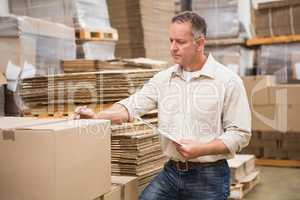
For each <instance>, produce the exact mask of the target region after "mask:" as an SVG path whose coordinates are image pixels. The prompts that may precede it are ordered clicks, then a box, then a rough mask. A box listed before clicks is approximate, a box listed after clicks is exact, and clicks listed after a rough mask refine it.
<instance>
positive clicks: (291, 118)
mask: <svg viewBox="0 0 300 200" xmlns="http://www.w3.org/2000/svg"><path fill="white" fill-rule="evenodd" d="M299 113H300V105H261V106H254V107H253V108H252V130H253V131H266V132H268V131H269V132H274V131H275V132H276V131H278V132H284V133H285V132H299V131H300V123H299V119H298V117H299Z"/></svg>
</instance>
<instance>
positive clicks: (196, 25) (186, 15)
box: [172, 11, 207, 39]
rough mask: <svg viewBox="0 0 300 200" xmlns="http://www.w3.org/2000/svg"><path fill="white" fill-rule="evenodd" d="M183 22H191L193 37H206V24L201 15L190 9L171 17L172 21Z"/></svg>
mask: <svg viewBox="0 0 300 200" xmlns="http://www.w3.org/2000/svg"><path fill="white" fill-rule="evenodd" d="M185 22H190V23H191V24H192V34H193V37H194V39H198V38H200V37H201V36H204V37H206V32H207V25H206V22H205V19H204V18H203V17H201V16H200V15H198V14H197V13H195V12H192V11H184V12H181V13H179V14H178V15H176V16H174V17H173V18H172V23H185Z"/></svg>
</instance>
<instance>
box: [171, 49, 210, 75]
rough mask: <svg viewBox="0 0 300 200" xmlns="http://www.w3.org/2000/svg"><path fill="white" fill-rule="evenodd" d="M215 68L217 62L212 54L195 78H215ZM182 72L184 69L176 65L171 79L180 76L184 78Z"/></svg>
mask: <svg viewBox="0 0 300 200" xmlns="http://www.w3.org/2000/svg"><path fill="white" fill-rule="evenodd" d="M215 67H216V61H215V59H214V58H213V56H212V55H211V54H209V56H208V58H207V60H206V61H205V63H204V65H203V67H202V69H201V70H199V71H196V72H195V73H194V74H193V77H194V78H197V77H200V76H207V77H210V78H214V77H215ZM182 72H183V69H182V67H181V66H180V65H175V67H174V69H173V71H172V76H171V77H175V76H179V77H182Z"/></svg>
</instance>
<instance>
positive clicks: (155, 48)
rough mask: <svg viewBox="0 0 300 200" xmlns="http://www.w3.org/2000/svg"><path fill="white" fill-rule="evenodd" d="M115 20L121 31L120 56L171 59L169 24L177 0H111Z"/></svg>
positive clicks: (118, 49) (111, 18) (110, 12)
mask: <svg viewBox="0 0 300 200" xmlns="http://www.w3.org/2000/svg"><path fill="white" fill-rule="evenodd" d="M108 8H109V15H110V20H111V24H112V26H113V27H115V28H117V29H118V31H119V36H120V37H119V38H120V40H119V42H118V43H117V47H116V56H118V57H123V58H136V57H147V58H152V59H159V60H165V61H169V57H170V56H169V39H168V38H169V36H168V35H169V34H168V26H169V24H170V21H171V18H172V16H173V15H174V13H175V1H174V0H171V1H170V0H161V1H151V0H133V1H132V0H125V1H118V0H111V1H108Z"/></svg>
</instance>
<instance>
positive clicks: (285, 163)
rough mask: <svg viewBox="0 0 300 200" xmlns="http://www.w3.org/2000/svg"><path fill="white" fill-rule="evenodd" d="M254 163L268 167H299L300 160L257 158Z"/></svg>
mask: <svg viewBox="0 0 300 200" xmlns="http://www.w3.org/2000/svg"><path fill="white" fill-rule="evenodd" d="M256 164H257V165H260V166H269V167H295V168H300V160H274V159H257V160H256Z"/></svg>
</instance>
